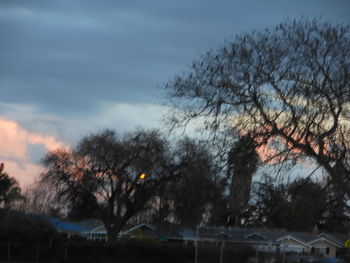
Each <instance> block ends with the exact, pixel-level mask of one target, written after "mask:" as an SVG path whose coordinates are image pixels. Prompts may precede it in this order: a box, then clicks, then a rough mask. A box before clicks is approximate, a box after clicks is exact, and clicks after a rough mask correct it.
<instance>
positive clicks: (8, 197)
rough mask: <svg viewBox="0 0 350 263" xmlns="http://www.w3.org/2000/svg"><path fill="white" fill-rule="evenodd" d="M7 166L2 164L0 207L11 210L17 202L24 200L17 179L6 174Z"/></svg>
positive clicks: (0, 171)
mask: <svg viewBox="0 0 350 263" xmlns="http://www.w3.org/2000/svg"><path fill="white" fill-rule="evenodd" d="M4 169H5V165H4V164H3V163H0V205H1V206H2V207H3V208H5V209H9V208H10V207H11V205H12V204H13V203H14V202H15V201H16V200H21V199H23V196H22V195H21V188H20V187H19V184H18V182H17V181H16V179H15V178H13V177H10V176H9V175H8V174H7V173H5V172H4Z"/></svg>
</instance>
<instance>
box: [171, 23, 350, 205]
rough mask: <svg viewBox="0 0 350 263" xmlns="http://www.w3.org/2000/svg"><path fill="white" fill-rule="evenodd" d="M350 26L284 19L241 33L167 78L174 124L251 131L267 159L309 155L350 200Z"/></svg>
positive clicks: (339, 194)
mask: <svg viewBox="0 0 350 263" xmlns="http://www.w3.org/2000/svg"><path fill="white" fill-rule="evenodd" d="M349 72H350V27H349V25H343V24H333V23H328V22H322V21H319V20H312V21H310V20H306V19H302V20H298V21H291V22H285V23H282V24H279V25H277V26H276V27H273V28H267V29H266V30H264V31H259V32H251V33H245V34H242V35H238V36H237V37H236V38H235V39H234V40H233V41H231V42H227V43H225V44H224V45H222V46H221V47H219V48H218V49H216V50H212V51H209V52H207V53H206V54H205V55H203V56H202V57H200V58H199V59H198V60H196V61H194V62H193V64H192V66H191V67H190V69H189V70H188V71H187V72H185V73H183V74H180V75H177V76H176V77H175V78H174V79H173V80H172V81H169V82H168V84H167V86H166V89H167V91H168V97H169V99H170V102H171V104H172V106H174V107H175V109H176V110H174V112H173V115H172V116H171V118H170V119H169V120H170V122H171V123H172V124H173V125H175V126H181V125H186V124H187V123H188V122H189V121H191V120H193V119H198V118H200V119H202V120H203V122H204V128H206V129H209V130H211V131H215V132H216V133H215V134H216V136H217V132H218V131H219V132H220V131H225V130H228V129H231V128H233V129H234V130H235V131H236V133H237V134H247V133H249V134H250V135H251V136H252V137H253V138H254V140H255V142H256V143H257V147H258V148H259V147H260V149H261V148H264V149H265V151H264V152H265V154H264V156H262V157H263V158H264V160H265V161H266V162H282V161H285V160H288V159H293V160H296V159H299V158H303V157H308V158H311V159H313V160H314V161H315V162H317V163H318V164H319V165H320V167H322V168H323V170H324V171H326V172H327V174H328V176H329V177H328V181H327V183H328V185H329V186H330V187H333V188H334V191H333V192H334V193H335V195H336V197H335V198H338V199H342V200H343V199H344V198H345V199H348V198H349V196H350V137H349V136H348V135H349V134H350V85H349V82H350V74H349Z"/></svg>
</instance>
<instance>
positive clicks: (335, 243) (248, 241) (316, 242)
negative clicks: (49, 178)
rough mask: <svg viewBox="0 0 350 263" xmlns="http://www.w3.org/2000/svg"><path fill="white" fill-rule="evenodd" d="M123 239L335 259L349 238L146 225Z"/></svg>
mask: <svg viewBox="0 0 350 263" xmlns="http://www.w3.org/2000/svg"><path fill="white" fill-rule="evenodd" d="M50 223H51V224H52V225H53V226H54V227H56V229H57V230H58V231H60V232H66V233H67V235H68V236H71V235H78V236H82V237H84V238H86V239H88V240H100V241H105V240H107V231H106V229H105V227H104V226H103V223H102V221H101V220H85V221H82V222H78V223H72V222H64V221H62V220H58V219H50ZM119 238H136V239H157V240H160V241H163V242H181V243H184V244H185V245H191V244H195V243H196V242H198V243H199V244H201V243H202V244H204V243H206V244H208V245H213V246H217V245H219V244H222V243H224V244H225V246H234V245H248V246H252V247H254V248H255V249H256V250H257V251H264V252H276V251H278V250H280V251H281V252H282V253H299V254H300V253H303V254H310V255H315V256H323V257H329V258H334V257H336V256H337V255H338V254H339V253H338V252H339V251H340V250H341V249H343V248H344V244H345V242H346V241H347V240H349V235H346V234H339V233H320V234H312V233H305V232H289V231H287V230H285V229H247V228H237V227H233V228H230V227H229V228H227V227H210V226H205V227H198V228H191V227H183V226H179V225H175V224H163V225H161V226H158V225H156V224H150V223H143V224H138V225H135V226H131V225H126V226H125V227H124V228H123V229H122V231H121V232H120V233H119Z"/></svg>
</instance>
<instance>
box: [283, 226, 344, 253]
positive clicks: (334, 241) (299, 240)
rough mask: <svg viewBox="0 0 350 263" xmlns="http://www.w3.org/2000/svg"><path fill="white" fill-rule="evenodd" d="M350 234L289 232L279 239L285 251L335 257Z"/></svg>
mask: <svg viewBox="0 0 350 263" xmlns="http://www.w3.org/2000/svg"><path fill="white" fill-rule="evenodd" d="M348 239H349V235H344V234H339V233H336V234H330V233H320V234H318V235H313V234H310V233H296V232H289V233H288V234H287V235H284V236H282V237H280V238H279V239H278V240H277V241H278V242H279V243H280V244H281V250H282V251H285V252H296V253H307V254H312V255H316V256H323V257H328V258H335V257H337V255H338V252H339V250H340V249H342V248H344V243H345V241H346V240H348Z"/></svg>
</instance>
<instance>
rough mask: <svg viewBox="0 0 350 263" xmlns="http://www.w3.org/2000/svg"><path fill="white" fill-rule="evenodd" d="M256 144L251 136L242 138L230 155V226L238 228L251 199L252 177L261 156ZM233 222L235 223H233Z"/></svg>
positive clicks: (228, 174) (228, 172)
mask: <svg viewBox="0 0 350 263" xmlns="http://www.w3.org/2000/svg"><path fill="white" fill-rule="evenodd" d="M255 149H256V144H255V142H254V140H253V139H252V138H251V136H250V135H249V134H247V135H244V136H241V137H240V138H239V140H238V141H237V142H236V143H235V145H234V146H233V147H232V149H231V150H230V152H229V154H228V170H227V176H228V178H229V179H230V181H231V184H230V214H231V215H232V218H231V219H229V221H231V222H229V224H232V223H233V224H234V225H235V226H238V225H239V224H240V223H239V221H240V217H241V215H242V213H243V210H244V209H245V208H247V206H248V202H249V199H250V190H251V184H252V176H253V174H254V173H255V172H256V170H257V168H258V163H259V156H258V154H257V152H256V151H255ZM232 220H233V222H232Z"/></svg>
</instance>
